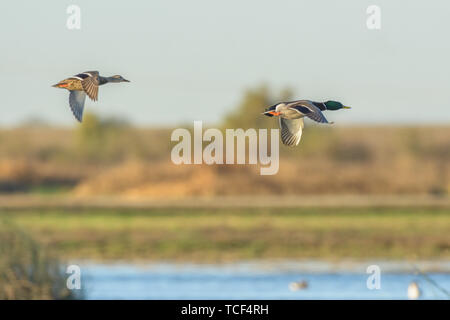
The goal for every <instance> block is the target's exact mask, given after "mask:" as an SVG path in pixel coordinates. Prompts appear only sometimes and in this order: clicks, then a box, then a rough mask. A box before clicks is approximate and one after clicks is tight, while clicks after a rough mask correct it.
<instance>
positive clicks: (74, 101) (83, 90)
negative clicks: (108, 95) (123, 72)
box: [53, 71, 130, 122]
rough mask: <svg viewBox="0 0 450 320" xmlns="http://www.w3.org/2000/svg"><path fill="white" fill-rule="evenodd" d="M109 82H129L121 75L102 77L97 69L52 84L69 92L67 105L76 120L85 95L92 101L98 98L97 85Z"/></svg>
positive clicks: (80, 115)
mask: <svg viewBox="0 0 450 320" xmlns="http://www.w3.org/2000/svg"><path fill="white" fill-rule="evenodd" d="M109 82H130V81H128V80H126V79H124V78H123V77H122V76H119V75H115V76H112V77H102V76H100V75H99V73H98V71H86V72H82V73H79V74H77V75H75V76H73V77H70V78H67V79H64V80H61V81H60V82H58V83H57V84H55V85H53V87H55V88H62V89H67V90H69V91H70V94H69V105H70V109H71V110H72V113H73V115H74V116H75V118H76V119H77V120H78V121H80V122H81V121H82V119H83V109H84V102H85V100H86V95H87V96H88V97H89V98H90V99H91V100H93V101H97V99H98V86H101V85H103V84H105V83H109Z"/></svg>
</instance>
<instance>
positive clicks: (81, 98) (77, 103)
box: [69, 90, 86, 122]
mask: <svg viewBox="0 0 450 320" xmlns="http://www.w3.org/2000/svg"><path fill="white" fill-rule="evenodd" d="M85 101H86V93H85V92H84V91H78V90H73V91H70V94H69V105H70V109H71V110H72V113H73V115H74V116H75V118H76V119H77V120H78V121H80V122H81V121H82V119H83V110H84V102H85Z"/></svg>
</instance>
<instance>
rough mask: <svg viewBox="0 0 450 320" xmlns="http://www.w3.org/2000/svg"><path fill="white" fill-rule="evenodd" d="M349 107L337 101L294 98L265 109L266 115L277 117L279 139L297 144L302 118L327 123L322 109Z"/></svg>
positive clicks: (302, 126) (289, 143)
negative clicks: (279, 129)
mask: <svg viewBox="0 0 450 320" xmlns="http://www.w3.org/2000/svg"><path fill="white" fill-rule="evenodd" d="M342 108H344V109H349V108H350V107H346V106H344V105H342V103H340V102H337V101H327V102H315V101H311V100H295V101H289V102H280V103H277V104H274V105H273V106H271V107H269V108H267V109H266V111H265V112H264V113H263V114H264V115H266V116H269V117H274V116H277V117H279V123H280V128H281V141H282V142H283V144H285V145H287V146H296V145H298V144H299V142H300V139H301V136H302V131H303V128H304V122H303V118H304V117H307V118H309V119H311V120H313V121H315V122H319V123H329V124H332V123H333V122H329V121H328V120H327V119H326V118H325V116H324V115H323V113H322V111H325V110H338V109H342Z"/></svg>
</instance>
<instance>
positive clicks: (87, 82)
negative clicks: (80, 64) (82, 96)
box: [76, 71, 99, 101]
mask: <svg viewBox="0 0 450 320" xmlns="http://www.w3.org/2000/svg"><path fill="white" fill-rule="evenodd" d="M76 76H77V77H80V78H82V80H81V86H82V87H83V90H84V92H86V94H87V95H88V97H89V98H90V99H91V100H93V101H97V99H98V85H99V82H98V71H86V72H83V73H80V74H77V75H76Z"/></svg>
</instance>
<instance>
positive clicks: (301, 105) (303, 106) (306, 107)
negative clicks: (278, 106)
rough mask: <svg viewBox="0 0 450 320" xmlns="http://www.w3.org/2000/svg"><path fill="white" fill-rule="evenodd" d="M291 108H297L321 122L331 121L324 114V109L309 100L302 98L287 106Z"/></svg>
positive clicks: (298, 110)
mask: <svg viewBox="0 0 450 320" xmlns="http://www.w3.org/2000/svg"><path fill="white" fill-rule="evenodd" d="M287 107H288V108H290V109H293V110H296V111H297V112H299V113H301V114H303V115H304V116H306V117H308V118H310V119H311V120H314V121H316V122H319V123H330V122H328V120H327V118H325V116H324V115H323V113H322V111H321V110H320V109H319V108H318V107H316V106H315V105H314V104H313V103H312V102H310V101H308V100H300V101H296V102H293V103H291V104H290V105H288V106H287Z"/></svg>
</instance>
